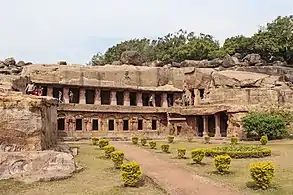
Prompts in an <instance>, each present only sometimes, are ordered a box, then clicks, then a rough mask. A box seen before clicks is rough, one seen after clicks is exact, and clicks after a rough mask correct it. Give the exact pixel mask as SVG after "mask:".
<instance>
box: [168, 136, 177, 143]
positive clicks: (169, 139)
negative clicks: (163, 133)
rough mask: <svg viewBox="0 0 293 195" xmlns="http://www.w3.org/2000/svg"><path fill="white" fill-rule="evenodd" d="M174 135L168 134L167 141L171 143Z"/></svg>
mask: <svg viewBox="0 0 293 195" xmlns="http://www.w3.org/2000/svg"><path fill="white" fill-rule="evenodd" d="M174 138H175V137H174V136H172V135H169V136H168V143H173V142H174Z"/></svg>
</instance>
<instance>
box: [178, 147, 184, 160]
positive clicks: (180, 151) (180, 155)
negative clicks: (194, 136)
mask: <svg viewBox="0 0 293 195" xmlns="http://www.w3.org/2000/svg"><path fill="white" fill-rule="evenodd" d="M177 152H178V155H177V157H178V158H179V159H182V158H184V156H185V154H186V149H185V148H178V149H177Z"/></svg>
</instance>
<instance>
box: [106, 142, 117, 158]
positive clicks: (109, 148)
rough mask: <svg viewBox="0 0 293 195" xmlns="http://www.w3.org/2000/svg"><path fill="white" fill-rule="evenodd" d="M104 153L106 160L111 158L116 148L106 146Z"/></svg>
mask: <svg viewBox="0 0 293 195" xmlns="http://www.w3.org/2000/svg"><path fill="white" fill-rule="evenodd" d="M104 151H105V157H106V158H111V153H112V152H114V151H115V147H114V146H109V145H108V146H105V147H104Z"/></svg>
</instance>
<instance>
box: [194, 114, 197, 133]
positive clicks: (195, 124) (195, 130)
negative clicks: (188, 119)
mask: <svg viewBox="0 0 293 195" xmlns="http://www.w3.org/2000/svg"><path fill="white" fill-rule="evenodd" d="M194 134H195V136H198V121H197V117H195V120H194Z"/></svg>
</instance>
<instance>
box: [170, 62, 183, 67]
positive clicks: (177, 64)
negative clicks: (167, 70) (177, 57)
mask: <svg viewBox="0 0 293 195" xmlns="http://www.w3.org/2000/svg"><path fill="white" fill-rule="evenodd" d="M180 66H181V64H180V63H178V62H172V64H171V67H175V68H180Z"/></svg>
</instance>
